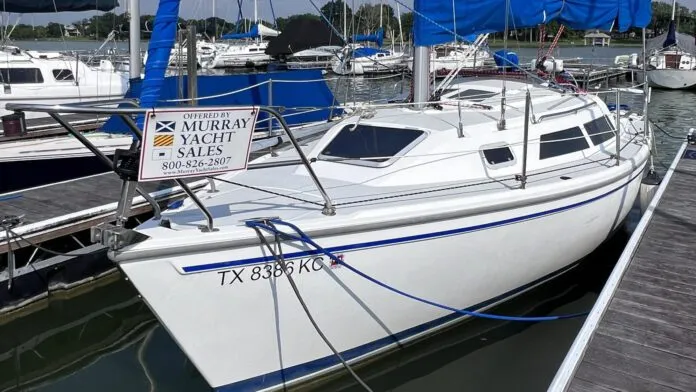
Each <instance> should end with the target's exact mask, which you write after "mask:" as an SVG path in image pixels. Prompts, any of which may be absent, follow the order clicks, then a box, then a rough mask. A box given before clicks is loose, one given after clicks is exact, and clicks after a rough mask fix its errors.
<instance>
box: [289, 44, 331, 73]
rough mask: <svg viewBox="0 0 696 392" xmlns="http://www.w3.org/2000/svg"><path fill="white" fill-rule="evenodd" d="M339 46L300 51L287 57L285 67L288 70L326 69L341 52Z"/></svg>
mask: <svg viewBox="0 0 696 392" xmlns="http://www.w3.org/2000/svg"><path fill="white" fill-rule="evenodd" d="M341 49H342V48H341V47H340V46H330V45H327V46H319V47H316V48H312V49H305V50H301V51H299V52H297V53H293V54H292V55H290V56H288V57H287V60H286V61H285V65H286V66H287V67H288V69H327V68H331V64H332V62H333V60H334V59H336V57H337V56H338V53H339V52H340V51H341Z"/></svg>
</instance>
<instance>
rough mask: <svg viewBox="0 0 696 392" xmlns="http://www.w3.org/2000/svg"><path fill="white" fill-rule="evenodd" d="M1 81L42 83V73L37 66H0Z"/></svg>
mask: <svg viewBox="0 0 696 392" xmlns="http://www.w3.org/2000/svg"><path fill="white" fill-rule="evenodd" d="M0 79H2V83H10V84H23V83H24V84H26V83H43V81H44V79H43V75H41V71H40V70H39V69H38V68H0Z"/></svg>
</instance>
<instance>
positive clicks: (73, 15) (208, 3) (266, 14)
mask: <svg viewBox="0 0 696 392" xmlns="http://www.w3.org/2000/svg"><path fill="white" fill-rule="evenodd" d="M27 1H31V0H27ZM118 1H119V3H120V6H119V7H118V8H117V9H116V10H115V12H116V13H122V12H124V11H126V7H125V6H126V4H128V1H129V0H118ZM213 1H214V0H181V7H180V12H179V15H180V16H181V17H183V18H184V19H205V18H207V17H209V16H212V15H213V6H212V5H213ZM257 1H258V3H257V4H258V12H259V18H263V19H265V20H270V19H272V13H271V7H270V3H271V0H257ZM312 1H314V3H315V4H316V5H317V6H318V7H321V6H323V5H324V4H326V3H328V2H329V1H330V0H312ZM383 1H384V4H391V5H392V6H393V7H396V3H395V2H394V0H383ZM458 1H476V0H458ZM529 1H536V0H529ZM215 2H216V6H215V14H216V16H219V17H221V18H225V19H227V20H230V21H234V20H236V19H237V0H215ZM401 2H402V3H403V4H407V5H409V6H411V5H412V4H413V0H401ZM678 2H679V4H681V5H684V6H686V7H689V8H691V9H696V0H679V1H678ZM158 3H159V1H158V0H140V9H141V11H140V12H141V13H142V14H154V13H155V11H156V9H157V4H158ZM347 3H348V5H350V6H351V8H357V7H358V6H359V5H360V4H363V3H370V4H379V0H371V1H370V0H347ZM253 4H254V3H253V1H252V0H244V1H243V7H242V8H243V9H242V11H243V13H244V16H245V17H249V18H251V17H253V15H254V6H253ZM353 4H355V6H353ZM273 8H274V10H275V14H276V17H281V16H288V15H293V14H303V13H306V12H309V13H317V12H316V10H315V9H314V7H313V6H312V4H311V2H310V0H273ZM402 12H406V10H402ZM95 13H96V12H89V11H85V12H62V13H59V14H57V15H56V14H55V13H48V14H35V15H24V16H22V19H21V20H20V23H26V24H32V23H33V24H35V25H46V24H48V22H58V23H72V22H75V21H78V20H81V19H84V18H89V17H91V16H93V15H94V14H95ZM15 18H16V15H13V16H12V18H11V19H10V23H14V21H15Z"/></svg>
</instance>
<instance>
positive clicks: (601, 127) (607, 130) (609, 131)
mask: <svg viewBox="0 0 696 392" xmlns="http://www.w3.org/2000/svg"><path fill="white" fill-rule="evenodd" d="M585 130H587V133H588V134H589V135H590V140H592V144H594V145H595V146H596V145H598V144H602V143H604V142H606V141H607V140H610V139H612V138H614V137H615V136H616V135H615V133H614V127H613V126H612V124H611V122H610V121H609V118H608V117H607V116H602V117H600V118H596V119H594V120H592V121H590V122H588V123H585Z"/></svg>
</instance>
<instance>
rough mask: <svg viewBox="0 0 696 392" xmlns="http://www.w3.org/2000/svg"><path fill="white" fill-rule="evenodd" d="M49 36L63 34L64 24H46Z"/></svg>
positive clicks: (57, 36) (56, 36)
mask: <svg viewBox="0 0 696 392" xmlns="http://www.w3.org/2000/svg"><path fill="white" fill-rule="evenodd" d="M46 32H47V36H48V37H50V38H59V37H62V36H63V26H62V25H61V24H60V23H55V22H51V23H49V24H48V25H47V26H46Z"/></svg>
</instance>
